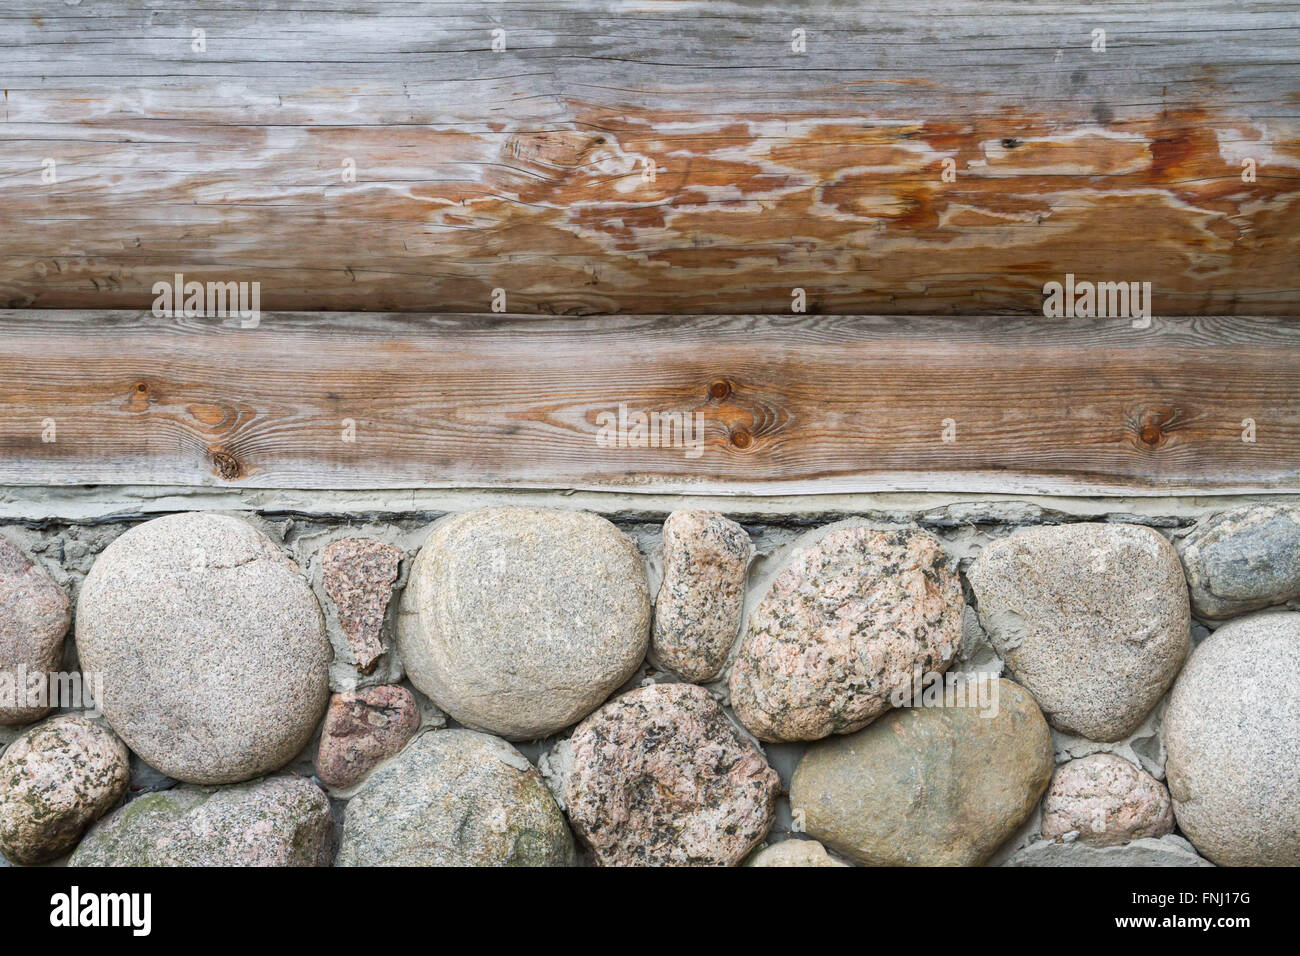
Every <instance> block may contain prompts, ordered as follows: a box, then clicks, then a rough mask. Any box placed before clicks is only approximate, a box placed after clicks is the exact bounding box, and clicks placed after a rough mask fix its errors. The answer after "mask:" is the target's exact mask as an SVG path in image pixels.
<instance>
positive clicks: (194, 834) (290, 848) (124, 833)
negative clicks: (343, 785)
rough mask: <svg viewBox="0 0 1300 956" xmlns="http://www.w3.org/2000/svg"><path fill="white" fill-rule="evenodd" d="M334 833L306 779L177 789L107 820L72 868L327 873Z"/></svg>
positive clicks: (325, 801)
mask: <svg viewBox="0 0 1300 956" xmlns="http://www.w3.org/2000/svg"><path fill="white" fill-rule="evenodd" d="M333 825H334V824H333V818H332V817H331V815H330V802H329V798H328V797H327V796H325V792H324V791H323V790H321V789H320V787H318V786H316V785H315V784H314V783H312V782H311V781H310V780H304V779H302V778H301V777H270V778H267V779H265V780H258V781H255V782H252V783H246V784H240V785H238V786H233V787H223V788H221V789H219V790H215V791H214V790H209V789H200V788H197V787H177V788H176V789H174V790H163V791H160V792H158V793H150V794H146V795H145V796H142V797H137V798H136V799H135V800H132V801H131V802H130V803H128V804H127V805H126V806H124V807H122V808H121V809H120V810H118V811H116V812H115V813H113V814H111V815H109V816H107V817H105V818H104V819H103V820H101V821H100V822H99V823H97V824H96V825H95V826H94V827H92V828H91V830H90V832H89V833H87V834H86V837H85V839H83V840H82V841H81V845H80V846H79V847H77V851H76V852H75V853H74V854H73V855H72V858H71V859H70V860H69V861H68V865H69V866H235V867H241V866H328V865H329V857H330V849H331V844H330V837H331V835H332V833H333Z"/></svg>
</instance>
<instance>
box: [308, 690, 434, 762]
mask: <svg viewBox="0 0 1300 956" xmlns="http://www.w3.org/2000/svg"><path fill="white" fill-rule="evenodd" d="M419 726H420V708H419V706H418V705H417V704H416V702H415V695H414V694H412V693H411V692H410V691H409V690H407V689H406V688H405V687H400V686H398V685H396V684H385V685H384V686H382V687H370V688H367V689H365V690H360V691H356V692H349V693H345V694H335V695H334V696H333V697H331V698H330V703H329V709H328V710H326V711H325V723H324V724H323V725H322V726H321V732H320V749H319V750H317V752H316V776H318V777H319V778H320V779H321V780H322V781H324V782H325V783H326V784H328V785H329V786H331V787H340V788H345V787H351V786H354V785H355V784H357V783H360V782H361V779H362V778H363V777H365V775H366V774H367V773H369V772H370V771H371V770H372V769H373V768H374V767H375V766H377V765H378V764H379V763H380V762H382V761H384V760H387V759H388V758H389V757H391V756H393V754H395V753H397V752H398V751H399V750H401V749H402V748H403V747H405V746H406V743H407V741H409V740H410V739H411V737H412V736H414V734H415V731H416V730H417V729H418V728H419Z"/></svg>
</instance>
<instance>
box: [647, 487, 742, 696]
mask: <svg viewBox="0 0 1300 956" xmlns="http://www.w3.org/2000/svg"><path fill="white" fill-rule="evenodd" d="M663 548H664V579H663V584H662V585H661V586H660V588H659V597H658V599H657V600H656V601H655V619H654V651H655V656H656V657H657V658H658V659H659V661H660V663H662V664H663V665H664V666H665V667H667V668H669V669H670V670H672V671H674V672H676V673H678V674H680V675H681V676H682V677H684V678H686V679H687V680H689V681H694V682H696V683H703V682H705V681H710V680H713V678H715V677H716V676H717V675H718V671H720V670H721V669H722V665H723V664H724V663H725V662H726V660H727V654H728V653H729V652H730V650H731V645H732V644H734V643H735V642H736V638H737V636H738V635H739V633H740V619H741V615H742V613H743V611H744V604H745V577H746V575H747V574H748V573H749V562H750V561H751V560H752V559H753V557H754V543H753V542H752V541H750V540H749V535H748V534H746V533H745V529H744V528H742V527H741V526H740V525H738V524H736V522H734V521H732V520H730V519H729V518H725V517H723V516H722V515H720V514H718V513H716V512H713V511H689V510H688V511H674V512H673V513H672V514H670V515H669V516H668V520H666V521H665V522H664V535H663Z"/></svg>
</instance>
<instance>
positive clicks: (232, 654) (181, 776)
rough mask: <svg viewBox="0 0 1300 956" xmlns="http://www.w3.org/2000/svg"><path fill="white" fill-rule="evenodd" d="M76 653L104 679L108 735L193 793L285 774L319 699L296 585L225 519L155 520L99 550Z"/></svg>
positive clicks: (316, 657)
mask: <svg viewBox="0 0 1300 956" xmlns="http://www.w3.org/2000/svg"><path fill="white" fill-rule="evenodd" d="M77 650H78V653H79V654H80V657H81V664H82V667H83V668H84V669H85V670H87V671H95V672H99V673H100V674H102V676H103V682H104V684H103V690H104V692H103V697H104V699H103V701H102V702H101V704H102V708H103V711H104V716H105V717H106V718H107V719H108V722H109V723H110V724H111V725H112V727H113V729H114V730H115V731H117V733H118V734H119V736H121V737H122V739H123V740H125V741H126V743H127V745H128V746H129V747H130V748H131V749H132V750H134V751H135V752H136V753H138V754H139V755H140V756H141V757H143V758H144V759H145V760H146V761H148V763H149V764H151V765H152V766H153V767H155V768H157V769H158V770H160V771H162V772H163V773H165V774H167V775H168V776H171V777H175V778H176V779H178V780H186V781H190V782H192V783H205V784H208V783H230V782H233V781H237V780H246V779H248V778H249V777H254V776H257V775H259V774H263V773H266V772H267V771H269V770H273V769H275V768H277V767H280V766H282V765H283V764H284V763H285V762H287V761H288V760H289V759H291V758H292V757H293V756H294V755H295V754H297V753H298V751H299V750H301V749H302V748H303V746H304V745H305V744H306V743H307V742H308V740H310V738H311V735H312V731H313V730H314V729H315V726H316V723H317V721H319V720H320V717H321V714H322V712H323V711H324V709H325V702H326V699H327V698H328V692H329V691H328V668H329V660H330V653H331V652H330V644H329V641H328V639H327V638H326V636H325V623H324V619H323V618H322V616H321V610H320V606H319V605H318V604H317V603H316V598H315V596H314V595H313V594H312V590H311V588H310V587H309V586H308V584H307V581H306V579H305V578H304V577H303V576H302V574H301V572H300V571H299V570H298V567H297V566H296V565H295V564H294V563H293V562H292V561H290V560H289V558H288V557H286V556H285V555H284V553H283V552H282V551H281V550H280V548H279V547H278V546H276V545H275V544H274V543H273V542H272V541H271V540H270V539H269V538H267V537H266V536H265V535H263V534H261V533H260V532H259V531H257V530H256V529H255V528H253V527H252V526H251V525H249V524H247V523H246V522H244V521H240V520H239V519H237V518H232V517H229V516H226V515H217V514H201V513H193V514H177V515H168V516H167V517H164V518H155V519H154V520H153V521H147V522H145V523H144V524H141V525H138V526H136V527H134V528H132V529H131V530H130V531H127V532H126V533H125V534H124V535H122V536H121V537H120V538H118V539H117V540H116V541H114V542H113V543H112V544H110V545H109V546H108V547H107V548H106V549H105V550H104V552H103V553H102V554H101V555H100V556H99V558H98V560H97V561H96V562H95V565H94V567H93V568H92V569H91V571H90V574H89V575H87V577H86V581H85V584H84V585H83V586H82V590H81V596H80V598H79V600H78V603H77Z"/></svg>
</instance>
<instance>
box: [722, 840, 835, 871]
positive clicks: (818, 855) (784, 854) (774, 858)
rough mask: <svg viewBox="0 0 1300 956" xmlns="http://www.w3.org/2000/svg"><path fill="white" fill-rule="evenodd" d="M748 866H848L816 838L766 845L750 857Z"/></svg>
mask: <svg viewBox="0 0 1300 956" xmlns="http://www.w3.org/2000/svg"><path fill="white" fill-rule="evenodd" d="M745 865H746V866H848V864H847V863H841V862H840V861H839V860H837V859H835V858H834V857H832V856H831V855H830V854H829V853H827V852H826V847H824V846H822V845H821V844H820V843H818V842H817V841H816V840H793V839H791V840H782V841H781V842H780V843H777V844H774V845H772V846H767V847H764V848H763V849H761V850H759V851H758V852H757V853H755V854H754V855H753V856H751V857H750V858H749V861H748V862H747V863H746V864H745Z"/></svg>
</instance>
